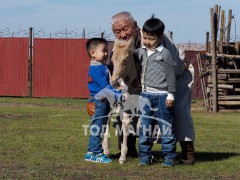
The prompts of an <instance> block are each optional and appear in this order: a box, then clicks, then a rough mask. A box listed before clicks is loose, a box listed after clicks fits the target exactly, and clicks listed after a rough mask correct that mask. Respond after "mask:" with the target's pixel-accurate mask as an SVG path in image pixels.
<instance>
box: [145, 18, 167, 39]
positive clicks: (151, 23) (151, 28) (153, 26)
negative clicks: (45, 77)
mask: <svg viewBox="0 0 240 180" xmlns="http://www.w3.org/2000/svg"><path fill="white" fill-rule="evenodd" d="M164 29H165V25H164V23H163V22H162V21H161V20H160V19H158V18H155V17H154V14H153V15H152V17H151V18H150V19H148V20H147V21H146V22H145V23H144V25H143V28H142V31H143V32H145V33H147V34H150V35H153V36H161V35H163V32H164Z"/></svg>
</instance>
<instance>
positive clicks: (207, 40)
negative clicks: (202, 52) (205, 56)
mask: <svg viewBox="0 0 240 180" xmlns="http://www.w3.org/2000/svg"><path fill="white" fill-rule="evenodd" d="M206 52H207V53H209V32H206Z"/></svg>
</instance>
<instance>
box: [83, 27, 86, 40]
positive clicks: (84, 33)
mask: <svg viewBox="0 0 240 180" xmlns="http://www.w3.org/2000/svg"><path fill="white" fill-rule="evenodd" d="M82 38H83V39H85V38H86V32H85V28H83V34H82Z"/></svg>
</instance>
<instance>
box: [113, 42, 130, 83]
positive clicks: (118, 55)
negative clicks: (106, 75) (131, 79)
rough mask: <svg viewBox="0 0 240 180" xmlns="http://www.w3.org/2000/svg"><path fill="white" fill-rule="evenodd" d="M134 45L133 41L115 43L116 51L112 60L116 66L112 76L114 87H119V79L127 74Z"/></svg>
mask: <svg viewBox="0 0 240 180" xmlns="http://www.w3.org/2000/svg"><path fill="white" fill-rule="evenodd" d="M132 43H133V40H132V39H130V40H128V41H124V40H121V39H116V40H115V42H114V47H113V49H114V51H113V56H112V59H111V60H112V63H113V66H114V70H113V75H112V85H113V86H117V85H118V81H119V79H120V78H122V77H123V76H124V74H125V73H126V70H127V66H128V64H129V58H132Z"/></svg>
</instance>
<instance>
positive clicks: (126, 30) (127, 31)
mask: <svg viewBox="0 0 240 180" xmlns="http://www.w3.org/2000/svg"><path fill="white" fill-rule="evenodd" d="M112 31H113V33H114V35H115V37H116V38H117V39H122V40H125V41H128V40H129V39H130V38H133V39H134V38H135V36H136V31H137V30H136V25H135V23H133V22H130V21H129V20H125V19H123V20H121V19H119V20H118V21H116V22H115V23H114V24H113V25H112Z"/></svg>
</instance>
